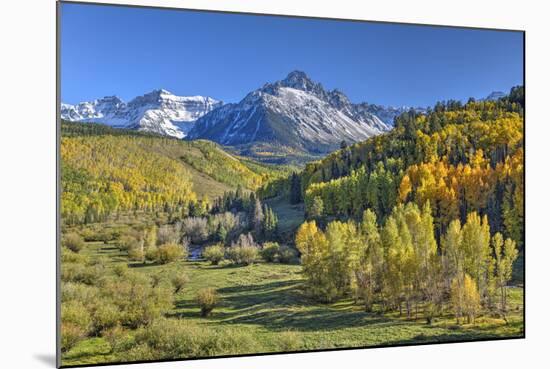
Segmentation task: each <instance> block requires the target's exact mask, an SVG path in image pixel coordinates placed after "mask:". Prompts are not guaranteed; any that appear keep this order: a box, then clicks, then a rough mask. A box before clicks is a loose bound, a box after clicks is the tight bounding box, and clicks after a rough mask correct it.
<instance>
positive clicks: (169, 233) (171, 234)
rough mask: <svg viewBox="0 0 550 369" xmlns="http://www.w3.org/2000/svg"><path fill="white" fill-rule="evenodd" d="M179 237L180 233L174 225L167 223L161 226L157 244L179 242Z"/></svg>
mask: <svg viewBox="0 0 550 369" xmlns="http://www.w3.org/2000/svg"><path fill="white" fill-rule="evenodd" d="M179 239H180V234H179V232H178V230H177V229H176V227H174V226H171V225H165V226H162V227H160V228H159V229H158V231H157V240H156V241H157V245H162V244H166V243H178V241H179Z"/></svg>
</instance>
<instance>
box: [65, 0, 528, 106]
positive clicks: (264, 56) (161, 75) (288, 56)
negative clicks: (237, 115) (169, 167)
mask: <svg viewBox="0 0 550 369" xmlns="http://www.w3.org/2000/svg"><path fill="white" fill-rule="evenodd" d="M61 12H62V15H61V91H62V101H63V102H67V103H77V102H80V101H84V100H92V99H95V98H98V97H103V96H107V95H117V96H119V97H121V98H122V99H123V100H126V101H128V100H129V99H131V98H133V97H135V96H137V95H142V94H144V93H146V92H149V91H151V90H153V89H155V88H165V89H167V90H169V91H171V92H173V93H175V94H179V95H206V96H212V97H214V98H217V99H221V100H224V101H226V102H237V101H239V100H240V99H241V98H242V97H244V95H245V94H246V93H248V92H250V91H251V90H254V89H256V88H258V87H260V86H262V85H263V84H264V83H266V82H272V81H276V80H279V79H283V78H284V77H285V76H286V75H287V74H288V72H290V71H292V70H295V69H298V70H303V71H305V72H306V73H307V74H308V75H309V76H310V77H311V78H312V79H313V80H315V81H318V82H321V83H322V84H323V86H324V87H325V88H328V89H332V88H339V89H341V90H342V91H344V92H345V93H346V94H347V95H348V96H349V98H350V99H351V101H353V102H362V101H367V102H371V103H377V104H386V105H409V106H429V105H433V104H434V103H435V102H436V101H438V100H444V99H445V100H446V99H451V98H453V99H462V100H464V99H467V98H468V97H470V96H473V97H476V98H479V97H484V96H486V95H488V94H489V93H490V92H492V91H508V90H509V89H510V87H512V86H514V85H518V84H522V83H523V35H522V34H521V33H519V32H507V31H487V30H483V31H482V30H470V29H459V28H446V27H426V26H413V25H395V24H381V23H365V22H345V21H335V20H312V19H299V18H288V17H271V16H252V15H237V14H220V13H206V12H191V11H174V10H160V9H144V8H128V7H114V6H98V5H82V4H67V3H65V4H63V5H62V9H61Z"/></svg>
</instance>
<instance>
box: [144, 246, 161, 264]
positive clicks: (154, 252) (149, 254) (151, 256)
mask: <svg viewBox="0 0 550 369" xmlns="http://www.w3.org/2000/svg"><path fill="white" fill-rule="evenodd" d="M158 258H159V249H158V247H149V248H148V249H147V250H146V251H145V260H147V261H150V262H153V263H154V262H157V261H158Z"/></svg>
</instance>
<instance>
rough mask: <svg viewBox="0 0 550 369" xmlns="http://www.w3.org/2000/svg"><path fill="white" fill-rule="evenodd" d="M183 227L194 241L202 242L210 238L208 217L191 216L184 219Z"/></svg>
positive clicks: (184, 231)
mask: <svg viewBox="0 0 550 369" xmlns="http://www.w3.org/2000/svg"><path fill="white" fill-rule="evenodd" d="M181 229H182V231H183V233H184V234H185V235H186V236H187V237H189V238H190V239H191V242H193V243H202V242H204V241H206V240H207V239H208V221H207V220H206V218H200V217H189V218H185V219H184V220H183V223H182V226H181Z"/></svg>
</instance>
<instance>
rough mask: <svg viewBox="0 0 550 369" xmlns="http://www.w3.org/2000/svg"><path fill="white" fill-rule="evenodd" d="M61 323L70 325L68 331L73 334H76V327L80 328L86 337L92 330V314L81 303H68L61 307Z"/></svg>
mask: <svg viewBox="0 0 550 369" xmlns="http://www.w3.org/2000/svg"><path fill="white" fill-rule="evenodd" d="M61 322H62V323H64V324H68V326H67V327H68V328H67V329H68V330H69V331H72V333H75V332H76V329H74V327H78V328H79V332H81V333H82V334H83V335H84V336H85V335H86V334H88V332H90V329H91V328H92V317H91V315H90V312H89V311H88V309H87V308H86V306H84V304H83V303H82V302H80V301H67V302H65V303H63V304H62V305H61ZM71 326H72V327H71Z"/></svg>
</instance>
